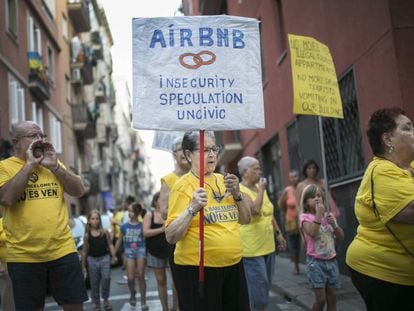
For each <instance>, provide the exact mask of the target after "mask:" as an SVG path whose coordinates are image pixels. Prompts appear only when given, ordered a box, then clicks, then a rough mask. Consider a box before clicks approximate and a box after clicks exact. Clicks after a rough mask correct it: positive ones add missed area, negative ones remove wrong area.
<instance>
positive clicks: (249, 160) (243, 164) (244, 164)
mask: <svg viewBox="0 0 414 311" xmlns="http://www.w3.org/2000/svg"><path fill="white" fill-rule="evenodd" d="M257 161H258V160H257V159H256V158H253V157H249V156H247V157H243V158H241V159H240V160H239V162H238V163H237V167H238V169H239V174H240V175H241V176H243V174H244V172H245V171H246V170H247V169H248V168H249V167H250V166H252V165H253V164H254V163H256V162H257Z"/></svg>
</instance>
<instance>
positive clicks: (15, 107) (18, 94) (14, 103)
mask: <svg viewBox="0 0 414 311" xmlns="http://www.w3.org/2000/svg"><path fill="white" fill-rule="evenodd" d="M9 116H10V126H11V125H13V124H16V123H19V122H22V121H24V120H25V118H26V115H25V106H24V88H23V87H22V86H21V84H20V82H19V81H18V80H16V79H15V78H14V77H12V76H9Z"/></svg>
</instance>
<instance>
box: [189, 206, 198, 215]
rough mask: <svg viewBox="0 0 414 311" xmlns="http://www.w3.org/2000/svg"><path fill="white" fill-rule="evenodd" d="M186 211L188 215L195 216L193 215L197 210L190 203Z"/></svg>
mask: <svg viewBox="0 0 414 311" xmlns="http://www.w3.org/2000/svg"><path fill="white" fill-rule="evenodd" d="M187 213H188V215H190V216H191V217H195V216H196V215H197V212H196V211H194V209H193V207H192V206H191V205H190V206H189V207H188V208H187Z"/></svg>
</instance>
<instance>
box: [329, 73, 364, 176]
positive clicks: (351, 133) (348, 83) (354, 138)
mask: <svg viewBox="0 0 414 311" xmlns="http://www.w3.org/2000/svg"><path fill="white" fill-rule="evenodd" d="M339 89H340V93H341V99H342V106H343V112H344V118H343V119H336V118H323V137H324V145H325V159H326V170H327V174H328V180H329V183H330V184H332V183H336V182H340V181H343V180H347V179H350V178H353V177H356V176H360V175H361V174H362V173H363V170H364V154H363V149H362V137H361V129H360V126H359V124H360V122H359V111H358V100H357V97H356V90H355V79H354V74H353V70H350V71H349V72H347V73H346V74H345V75H344V76H343V77H342V78H341V79H340V81H339Z"/></svg>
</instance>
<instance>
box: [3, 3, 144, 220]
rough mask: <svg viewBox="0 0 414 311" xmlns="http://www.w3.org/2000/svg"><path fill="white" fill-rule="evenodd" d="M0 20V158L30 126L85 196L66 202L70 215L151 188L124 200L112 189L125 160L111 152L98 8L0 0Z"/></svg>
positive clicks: (108, 39)
mask: <svg viewBox="0 0 414 311" xmlns="http://www.w3.org/2000/svg"><path fill="white" fill-rule="evenodd" d="M0 16H2V17H4V18H2V19H1V20H2V22H1V23H0V92H1V94H3V101H2V102H0V108H1V114H0V138H1V141H0V154H1V157H2V158H5V157H7V156H9V155H10V154H11V153H12V144H11V139H10V138H11V136H10V135H11V128H12V125H13V124H15V123H17V122H21V121H23V120H33V121H35V122H37V123H38V124H39V125H40V126H41V127H42V129H43V130H44V132H45V134H47V135H48V140H50V141H51V142H52V143H53V145H54V146H55V148H56V151H57V153H58V157H59V159H60V160H61V161H62V162H63V163H64V164H65V166H66V167H67V168H69V169H71V170H73V171H74V172H76V173H77V174H80V175H81V177H82V179H83V181H84V184H85V186H86V188H87V194H86V195H85V196H84V197H82V198H80V199H75V198H72V197H69V196H68V198H67V203H68V207H69V208H70V210H71V213H72V214H74V215H78V214H80V213H82V214H85V213H87V212H88V211H89V210H90V209H92V208H99V209H101V210H102V211H105V210H106V209H114V208H115V207H116V205H117V202H118V203H119V201H121V200H122V198H123V197H125V196H126V195H128V194H136V193H138V192H139V191H140V190H139V189H140V187H144V188H150V187H149V186H148V184H150V183H151V182H150V180H149V179H145V180H141V183H136V184H134V185H132V186H131V187H128V188H127V189H128V191H129V192H130V193H129V192H119V188H118V187H116V185H118V184H119V183H120V180H119V179H120V178H124V177H123V176H120V175H119V173H118V172H119V170H120V168H121V167H122V165H123V163H124V162H125V160H126V161H129V160H130V154H128V155H123V154H122V153H120V152H119V148H118V145H117V139H118V126H117V124H116V122H115V119H114V108H115V106H116V98H115V88H114V84H113V81H112V59H111V51H110V49H111V46H112V45H113V38H112V35H111V31H110V27H109V23H108V21H107V18H106V15H105V11H104V9H103V7H102V5H101V3H100V1H99V0H65V1H60V0H5V1H1V4H0ZM131 139H135V138H131ZM139 143H141V144H142V141H138V142H137V144H139ZM136 149H139V147H136ZM142 166H144V164H142ZM128 173H129V174H131V175H134V174H138V173H136V172H134V171H132V170H128ZM130 179H131V178H130V177H128V178H127V179H126V180H127V181H126V182H129V180H130ZM142 185H144V186H142Z"/></svg>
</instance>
